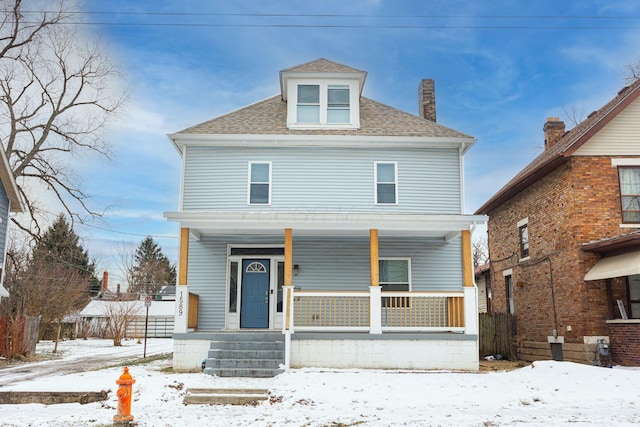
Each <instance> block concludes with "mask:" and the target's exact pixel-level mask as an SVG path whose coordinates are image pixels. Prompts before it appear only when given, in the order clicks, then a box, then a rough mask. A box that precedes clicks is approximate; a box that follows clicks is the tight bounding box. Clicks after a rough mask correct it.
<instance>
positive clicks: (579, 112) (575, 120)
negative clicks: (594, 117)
mask: <svg viewBox="0 0 640 427" xmlns="http://www.w3.org/2000/svg"><path fill="white" fill-rule="evenodd" d="M562 109H563V110H564V115H565V117H566V118H567V121H568V122H569V123H571V124H573V126H574V127H575V126H577V125H578V124H579V123H581V122H582V121H583V120H584V119H585V112H584V105H583V106H582V107H577V106H576V105H575V104H572V105H570V106H567V105H565V106H563V107H562Z"/></svg>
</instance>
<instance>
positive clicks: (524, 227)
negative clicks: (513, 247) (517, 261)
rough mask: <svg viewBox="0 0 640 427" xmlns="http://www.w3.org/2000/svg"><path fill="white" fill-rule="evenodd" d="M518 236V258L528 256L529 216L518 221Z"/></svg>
mask: <svg viewBox="0 0 640 427" xmlns="http://www.w3.org/2000/svg"><path fill="white" fill-rule="evenodd" d="M518 236H519V239H520V258H528V257H529V218H525V219H523V220H522V221H518Z"/></svg>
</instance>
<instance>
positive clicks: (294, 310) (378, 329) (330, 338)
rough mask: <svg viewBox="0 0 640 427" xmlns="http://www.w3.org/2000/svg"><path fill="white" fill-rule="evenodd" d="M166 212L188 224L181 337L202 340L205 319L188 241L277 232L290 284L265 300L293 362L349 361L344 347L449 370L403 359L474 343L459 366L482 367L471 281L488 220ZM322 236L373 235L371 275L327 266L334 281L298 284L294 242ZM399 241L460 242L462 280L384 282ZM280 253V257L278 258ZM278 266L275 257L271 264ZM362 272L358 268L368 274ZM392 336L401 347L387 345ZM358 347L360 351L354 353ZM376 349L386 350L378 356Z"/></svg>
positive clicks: (375, 362) (390, 362) (391, 362)
mask: <svg viewBox="0 0 640 427" xmlns="http://www.w3.org/2000/svg"><path fill="white" fill-rule="evenodd" d="M165 215H166V216H167V218H168V219H170V220H174V221H178V222H180V224H181V230H182V231H181V243H180V248H181V254H180V263H179V271H178V276H179V277H178V285H179V286H178V287H177V288H178V289H177V295H176V300H177V304H176V306H177V312H176V330H175V332H176V335H175V336H179V337H181V338H185V339H186V338H187V337H189V336H190V335H191V337H192V338H196V336H197V335H199V332H203V330H202V329H201V328H199V327H198V324H197V320H196V321H195V322H194V317H195V316H194V315H193V313H194V310H195V309H196V308H195V307H193V306H192V305H193V303H194V302H195V301H196V299H194V298H193V297H192V298H189V274H188V273H189V272H188V262H187V260H188V259H189V247H190V244H191V245H193V244H195V242H198V240H199V239H202V238H203V236H210V235H224V236H227V235H237V236H255V235H260V236H272V238H273V239H278V240H273V241H280V242H282V260H281V261H282V262H281V265H282V286H281V287H279V288H278V292H277V294H278V296H277V297H273V298H272V299H271V300H269V299H268V298H267V299H265V303H267V302H269V303H270V304H267V305H272V306H273V307H274V308H273V310H274V312H275V307H276V305H277V306H278V311H277V312H275V316H274V319H275V320H274V321H273V322H272V323H270V329H276V330H279V331H281V332H282V333H283V334H284V338H285V343H286V346H285V347H286V352H285V367H290V366H293V367H299V366H311V365H313V366H318V364H321V365H322V366H345V365H344V363H343V362H339V360H340V359H344V353H345V352H346V353H348V354H350V356H349V357H348V358H347V359H348V360H349V362H348V365H353V364H354V363H355V364H357V366H361V367H384V366H386V367H389V368H393V367H397V368H402V367H405V368H410V367H413V368H446V366H443V365H442V363H439V364H435V365H434V364H425V363H414V362H407V361H406V360H404V359H406V357H408V354H409V353H411V354H414V355H415V354H422V355H423V356H424V355H425V354H428V355H430V356H429V357H427V359H431V361H432V362H433V361H434V360H436V359H438V358H437V357H435V355H436V354H441V353H442V352H443V351H444V353H446V354H442V357H441V359H443V360H444V359H446V358H449V359H451V357H452V354H458V353H459V352H460V349H461V345H462V347H468V349H467V350H464V351H463V352H464V353H465V354H466V355H467V356H465V358H466V359H467V360H466V362H465V363H462V364H460V365H459V366H456V368H460V369H465V367H466V369H474V368H473V365H474V362H473V361H474V360H475V366H477V333H478V325H477V292H476V288H475V286H474V282H473V268H472V258H471V231H472V229H473V228H474V226H475V224H478V223H483V222H484V221H485V220H486V218H485V217H484V216H466V215H415V214H393V215H390V214H376V215H373V214H283V213H279V214H276V213H273V214H264V213H240V214H233V213H203V212H193V213H189V212H180V213H168V214H165ZM318 236H324V238H325V239H330V238H331V237H330V236H340V238H350V237H353V238H359V239H361V240H362V239H363V238H366V242H367V246H368V254H367V255H368V256H367V258H368V262H367V264H368V274H367V273H364V274H367V276H368V277H367V278H366V282H363V283H364V284H363V283H360V284H358V285H357V286H355V285H354V286H351V287H350V286H349V285H348V284H346V285H345V284H344V283H336V281H335V278H334V277H331V272H330V271H329V272H327V280H326V285H325V284H323V285H322V286H299V284H298V283H296V277H297V276H296V274H297V268H296V267H297V264H295V263H294V256H295V254H296V248H297V247H301V248H302V246H304V245H302V246H300V245H298V244H297V243H294V239H295V238H298V239H300V240H304V239H313V238H314V237H318ZM327 236H329V237H327ZM396 238H397V239H403V238H404V239H408V238H411V239H418V240H420V239H424V240H425V241H427V240H428V241H430V242H433V241H435V242H439V243H438V245H441V246H442V247H447V246H448V245H449V244H452V246H451V247H453V248H456V253H455V257H454V258H455V264H454V269H455V274H454V276H456V275H457V276H456V277H459V279H458V278H456V279H455V284H454V285H453V286H452V285H451V284H450V283H449V284H448V286H443V287H441V288H439V287H438V286H437V285H435V286H434V285H432V284H431V282H425V283H420V279H417V280H415V282H417V283H420V285H414V286H413V287H409V288H408V289H403V290H400V289H398V288H394V286H388V285H386V283H385V282H384V281H383V283H381V280H380V277H381V276H380V274H381V272H380V265H381V263H380V260H381V257H380V240H381V239H396ZM458 248H459V249H458ZM361 249H362V248H361ZM458 250H459V252H458ZM447 256H449V255H447ZM258 258H260V257H259V256H258ZM274 259H275V260H276V261H280V259H279V258H278V257H277V256H275V258H274ZM296 259H299V258H296ZM272 265H275V264H274V263H273V262H272ZM382 265H383V266H384V264H382ZM245 267H247V266H245ZM302 267H303V268H305V267H306V266H305V265H303V266H302ZM416 269H417V270H418V269H419V268H416ZM362 273H363V272H360V273H359V274H360V277H361V278H363V277H362V276H363V274H362ZM414 275H416V276H418V275H419V274H418V273H415V274H414ZM274 276H277V275H276V274H274ZM383 276H384V273H383ZM433 281H434V282H437V280H433ZM332 283H336V284H338V285H339V286H336V285H333V286H332ZM238 295H240V294H238ZM227 299H229V298H227ZM190 301H191V303H192V305H191V306H190V305H189V302H190ZM189 313H191V314H192V315H191V316H189ZM189 318H191V321H189ZM196 319H197V318H196ZM228 325H229V323H228V322H227V328H228ZM237 330H239V331H242V330H243V329H242V328H238V329H237ZM390 342H393V344H392V345H389V344H390ZM407 346H408V347H407ZM452 346H453V347H452ZM358 349H359V350H358ZM385 349H386V350H385ZM318 352H320V353H322V354H323V355H325V356H324V357H325V359H323V360H322V361H321V360H317V358H316V359H314V357H316V356H317V354H318ZM381 352H382V353H381ZM407 352H409V353H407ZM416 352H417V353H416ZM425 352H426V353H425ZM383 353H386V356H385V355H384V354H383ZM357 354H361V356H362V357H356V355H357ZM375 354H378V356H376V357H374V358H373V359H371V357H372V356H371V355H375ZM403 354H404V356H403ZM347 359H345V360H347ZM365 359H371V360H370V362H366V360H365ZM423 359H424V357H423ZM383 360H386V362H382V361H383ZM403 360H404V361H403ZM380 363H382V365H384V366H381V365H380ZM470 366H471V367H470Z"/></svg>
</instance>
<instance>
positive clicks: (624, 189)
mask: <svg viewBox="0 0 640 427" xmlns="http://www.w3.org/2000/svg"><path fill="white" fill-rule="evenodd" d="M618 174H619V177H620V202H621V204H622V222H623V223H631V224H638V223H640V167H629V166H625V167H619V168H618Z"/></svg>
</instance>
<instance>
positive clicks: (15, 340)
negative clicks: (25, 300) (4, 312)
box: [0, 317, 40, 358]
mask: <svg viewBox="0 0 640 427" xmlns="http://www.w3.org/2000/svg"><path fill="white" fill-rule="evenodd" d="M39 324H40V319H38V318H37V317H19V318H17V319H12V318H9V317H0V356H2V357H6V358H11V357H12V356H13V355H15V354H21V355H23V356H32V355H34V354H36V343H37V342H38V325H39Z"/></svg>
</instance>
